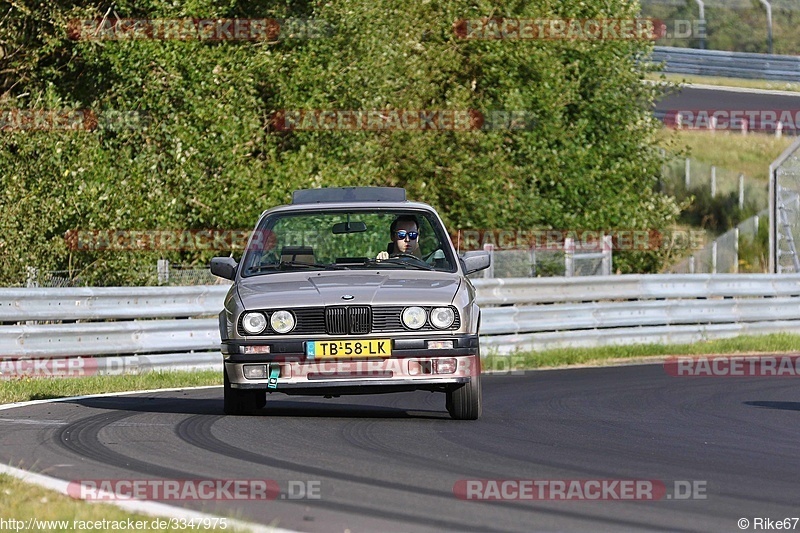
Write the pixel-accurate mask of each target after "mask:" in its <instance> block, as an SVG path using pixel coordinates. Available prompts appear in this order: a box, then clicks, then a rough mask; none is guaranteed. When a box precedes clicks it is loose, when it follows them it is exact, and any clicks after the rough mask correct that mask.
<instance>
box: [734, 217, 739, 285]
mask: <svg viewBox="0 0 800 533" xmlns="http://www.w3.org/2000/svg"><path fill="white" fill-rule="evenodd" d="M733 238H734V239H736V242H734V243H733V251H734V259H735V261H734V262H733V273H734V274H738V273H739V226H736V227H735V228H734V229H733Z"/></svg>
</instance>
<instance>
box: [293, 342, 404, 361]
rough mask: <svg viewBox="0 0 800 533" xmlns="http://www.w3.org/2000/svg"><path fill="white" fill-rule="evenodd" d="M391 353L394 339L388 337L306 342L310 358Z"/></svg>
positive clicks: (372, 355)
mask: <svg viewBox="0 0 800 533" xmlns="http://www.w3.org/2000/svg"><path fill="white" fill-rule="evenodd" d="M391 355H392V341H390V340H388V339H370V340H361V341H350V340H348V341H309V342H307V343H306V356H307V357H308V358H309V359H337V358H356V357H391Z"/></svg>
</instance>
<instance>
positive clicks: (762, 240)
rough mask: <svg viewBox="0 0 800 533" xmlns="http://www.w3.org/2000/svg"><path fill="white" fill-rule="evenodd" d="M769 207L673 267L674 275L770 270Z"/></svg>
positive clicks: (671, 271)
mask: <svg viewBox="0 0 800 533" xmlns="http://www.w3.org/2000/svg"><path fill="white" fill-rule="evenodd" d="M768 224H769V210H768V209H764V210H762V211H760V212H759V213H758V215H755V216H753V217H751V218H749V219H747V220H745V221H744V222H742V223H741V224H739V225H737V226H736V227H735V228H733V229H731V230H729V231H726V232H725V233H723V234H722V235H720V236H719V237H717V238H716V239H715V240H713V241H712V242H710V243H709V244H707V245H706V246H704V247H703V248H701V249H700V250H698V251H697V252H695V253H693V254H692V255H690V256H689V257H687V258H685V259H683V260H682V261H680V262H678V263H676V264H674V265H672V266H671V267H669V268H668V269H667V270H666V272H668V273H671V274H738V273H744V272H767V271H768V264H767V254H768V251H767V242H766V241H767V229H768Z"/></svg>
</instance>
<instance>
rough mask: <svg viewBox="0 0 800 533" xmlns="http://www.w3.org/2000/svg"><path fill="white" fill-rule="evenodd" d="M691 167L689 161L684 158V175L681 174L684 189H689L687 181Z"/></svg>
mask: <svg viewBox="0 0 800 533" xmlns="http://www.w3.org/2000/svg"><path fill="white" fill-rule="evenodd" d="M691 166H692V164H691V160H690V159H689V158H688V157H687V158H686V167H685V170H684V173H683V179H684V181H685V183H686V189H689V181H690V179H689V175H690V173H691Z"/></svg>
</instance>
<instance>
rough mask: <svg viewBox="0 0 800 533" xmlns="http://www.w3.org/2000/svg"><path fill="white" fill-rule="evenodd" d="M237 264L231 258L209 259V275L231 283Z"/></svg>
mask: <svg viewBox="0 0 800 533" xmlns="http://www.w3.org/2000/svg"><path fill="white" fill-rule="evenodd" d="M238 267H239V264H238V263H237V262H236V260H235V259H234V258H233V257H214V258H212V259H211V273H212V274H214V275H215V276H219V277H221V278H225V279H229V280H231V281H233V279H234V278H235V277H236V269H237V268H238Z"/></svg>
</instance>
